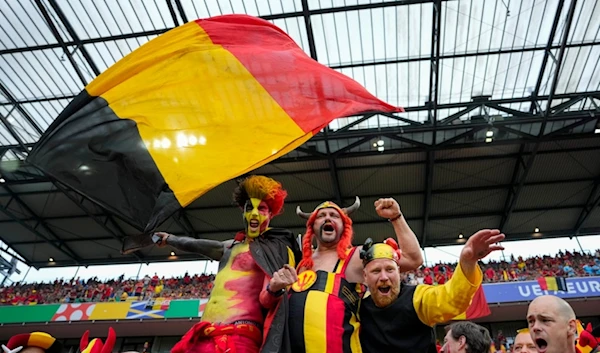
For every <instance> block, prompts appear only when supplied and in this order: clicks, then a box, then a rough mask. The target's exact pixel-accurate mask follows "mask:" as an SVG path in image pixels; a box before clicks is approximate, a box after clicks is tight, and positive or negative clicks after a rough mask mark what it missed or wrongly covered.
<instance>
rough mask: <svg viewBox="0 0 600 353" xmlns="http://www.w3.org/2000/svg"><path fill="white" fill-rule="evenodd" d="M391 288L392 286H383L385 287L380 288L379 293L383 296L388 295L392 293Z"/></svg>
mask: <svg viewBox="0 0 600 353" xmlns="http://www.w3.org/2000/svg"><path fill="white" fill-rule="evenodd" d="M390 289H391V287H390V286H383V287H379V288H377V290H378V291H379V293H381V294H388V293H389V292H390Z"/></svg>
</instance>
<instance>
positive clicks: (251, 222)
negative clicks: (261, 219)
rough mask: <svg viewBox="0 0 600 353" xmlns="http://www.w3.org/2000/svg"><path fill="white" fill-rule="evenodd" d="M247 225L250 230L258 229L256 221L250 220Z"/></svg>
mask: <svg viewBox="0 0 600 353" xmlns="http://www.w3.org/2000/svg"><path fill="white" fill-rule="evenodd" d="M248 224H249V225H250V228H258V221H257V220H256V219H253V220H251V221H250V223H248Z"/></svg>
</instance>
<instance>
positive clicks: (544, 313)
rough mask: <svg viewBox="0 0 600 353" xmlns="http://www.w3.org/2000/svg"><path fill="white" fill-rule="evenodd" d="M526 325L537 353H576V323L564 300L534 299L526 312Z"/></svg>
mask: <svg viewBox="0 0 600 353" xmlns="http://www.w3.org/2000/svg"><path fill="white" fill-rule="evenodd" d="M527 324H528V326H529V333H530V334H531V339H532V340H533V342H534V343H535V346H536V348H537V349H538V352H540V353H575V352H576V350H575V340H576V339H577V321H576V319H575V312H574V311H573V308H571V306H570V305H569V303H567V302H566V301H565V300H563V299H561V298H559V297H555V296H553V295H543V296H540V297H537V298H535V299H534V300H533V301H532V302H531V304H529V309H528V310H527Z"/></svg>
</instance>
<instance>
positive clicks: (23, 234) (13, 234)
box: [0, 219, 42, 248]
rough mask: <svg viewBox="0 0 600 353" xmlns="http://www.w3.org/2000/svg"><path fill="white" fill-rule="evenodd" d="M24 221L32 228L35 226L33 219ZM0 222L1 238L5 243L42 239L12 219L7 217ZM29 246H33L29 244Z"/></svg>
mask: <svg viewBox="0 0 600 353" xmlns="http://www.w3.org/2000/svg"><path fill="white" fill-rule="evenodd" d="M25 223H26V224H28V225H30V226H31V227H32V228H33V227H34V226H35V222H34V221H26V222H25ZM0 224H1V225H2V240H3V241H4V242H5V243H14V242H25V241H35V240H42V239H40V238H38V237H37V236H36V235H35V234H33V233H32V232H30V231H29V230H27V229H26V228H25V227H23V226H22V225H20V224H19V223H17V222H15V221H14V220H12V219H9V220H8V221H6V222H5V221H2V223H0ZM29 246H30V247H32V248H33V246H31V245H29Z"/></svg>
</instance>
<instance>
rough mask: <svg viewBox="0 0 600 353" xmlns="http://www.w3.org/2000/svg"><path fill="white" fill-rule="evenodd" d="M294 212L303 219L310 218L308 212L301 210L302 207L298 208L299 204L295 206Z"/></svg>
mask: <svg viewBox="0 0 600 353" xmlns="http://www.w3.org/2000/svg"><path fill="white" fill-rule="evenodd" d="M296 214H297V215H298V216H300V218H304V219H309V218H310V213H306V212H302V209H301V208H300V206H297V207H296Z"/></svg>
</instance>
